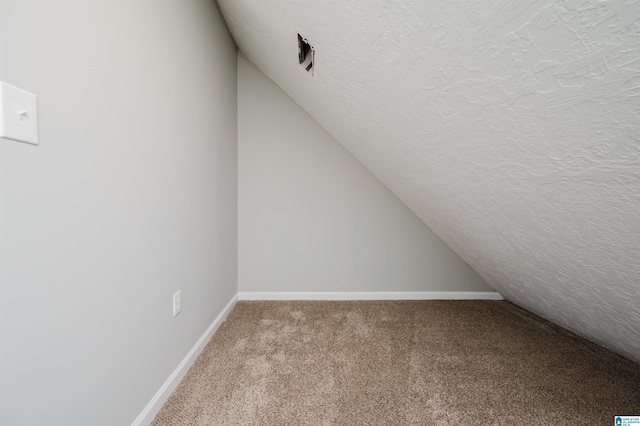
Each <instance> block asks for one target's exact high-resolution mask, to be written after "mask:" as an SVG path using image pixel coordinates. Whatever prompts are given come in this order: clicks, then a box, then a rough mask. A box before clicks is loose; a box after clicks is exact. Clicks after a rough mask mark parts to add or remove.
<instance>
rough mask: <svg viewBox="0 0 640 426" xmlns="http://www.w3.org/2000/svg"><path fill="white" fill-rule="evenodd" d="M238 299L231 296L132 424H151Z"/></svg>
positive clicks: (134, 425)
mask: <svg viewBox="0 0 640 426" xmlns="http://www.w3.org/2000/svg"><path fill="white" fill-rule="evenodd" d="M237 301H238V295H237V294H236V295H235V296H233V297H232V298H231V300H230V301H229V303H227V306H225V307H224V309H223V310H222V312H220V314H219V315H218V316H217V317H216V319H214V320H213V322H212V323H211V325H210V326H209V327H208V328H207V330H206V331H205V332H204V334H203V335H202V336H200V338H199V339H198V341H197V342H196V344H195V345H193V347H192V348H191V350H190V351H189V353H188V354H187V356H185V357H184V359H183V360H182V362H180V364H179V365H178V367H176V369H175V370H173V373H171V375H170V376H169V378H168V379H167V380H166V381H165V382H164V383H163V384H162V386H161V387H160V389H159V390H158V392H156V394H155V395H154V396H153V398H151V401H149V403H148V404H147V406H146V407H144V410H142V412H141V413H140V415H139V416H138V418H137V419H135V420H134V421H133V423H132V426H146V425H149V424H150V423H151V422H152V421H153V419H154V417H155V416H156V414H158V411H160V408H162V405H163V404H164V403H165V402H166V401H167V399H168V398H169V395H171V392H173V391H174V390H175V388H176V387H177V386H178V383H180V380H182V378H183V377H184V375H185V374H186V373H187V370H189V367H191V365H192V364H193V363H194V361H195V360H196V358H198V355H200V352H202V350H203V349H204V347H205V345H206V344H207V343H208V342H209V340H210V339H211V337H212V336H213V335H214V333H215V332H216V331H217V330H218V327H220V325H221V324H222V323H223V322H224V320H225V319H226V318H227V315H229V312H231V309H232V308H233V307H234V305H235V304H236V302H237Z"/></svg>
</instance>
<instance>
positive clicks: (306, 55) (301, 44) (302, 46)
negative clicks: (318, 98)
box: [298, 34, 316, 75]
mask: <svg viewBox="0 0 640 426" xmlns="http://www.w3.org/2000/svg"><path fill="white" fill-rule="evenodd" d="M315 53H316V51H315V49H314V48H313V46H311V45H310V44H309V42H308V41H307V39H306V38H303V37H302V36H301V35H300V34H298V62H300V65H302V68H304V69H305V70H307V72H309V71H311V75H313V59H314V57H315Z"/></svg>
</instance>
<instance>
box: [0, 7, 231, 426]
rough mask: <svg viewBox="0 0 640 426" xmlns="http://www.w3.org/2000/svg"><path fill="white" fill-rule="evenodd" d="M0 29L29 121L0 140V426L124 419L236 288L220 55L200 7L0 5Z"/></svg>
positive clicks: (224, 70)
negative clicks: (177, 310)
mask: <svg viewBox="0 0 640 426" xmlns="http://www.w3.org/2000/svg"><path fill="white" fill-rule="evenodd" d="M0 31H1V32H0V41H1V45H0V58H1V61H2V62H1V66H0V79H1V80H2V81H5V82H7V83H10V84H13V85H16V86H18V87H20V88H23V89H25V90H28V91H31V92H33V93H35V94H36V95H38V100H39V119H40V146H38V147H36V146H31V145H26V144H20V143H17V142H12V141H8V140H1V142H0V161H1V172H0V178H1V187H0V189H1V190H0V196H1V218H2V219H1V221H0V224H1V228H0V231H1V245H0V247H1V257H0V259H1V262H2V268H1V274H0V279H1V294H0V308H1V311H0V320H1V325H0V342H1V352H0V356H1V359H0V374H1V377H0V383H1V384H0V389H1V393H0V404H1V405H0V423H1V424H2V425H65V426H67V425H109V426H113V425H126V424H131V422H132V421H133V420H134V419H135V418H136V416H138V414H139V413H140V412H141V410H142V409H143V408H144V406H145V405H146V404H147V403H148V402H149V400H150V399H151V397H152V396H153V395H154V394H155V392H156V391H157V390H158V389H159V388H160V386H161V385H162V383H163V382H164V381H165V380H166V379H167V377H168V376H169V375H170V374H171V372H172V371H173V370H174V369H175V368H176V366H177V365H178V363H179V362H180V361H181V360H182V359H183V357H184V356H185V355H186V354H187V352H188V351H189V349H190V348H191V347H192V346H193V345H194V343H195V342H196V340H197V339H198V338H199V337H200V336H201V335H202V333H203V332H204V331H205V329H206V328H207V327H208V326H209V324H210V323H211V321H212V320H213V319H214V318H215V317H216V315H217V314H218V313H219V312H220V311H221V309H222V308H223V307H224V306H225V304H226V303H227V302H228V301H229V299H230V298H231V297H232V296H233V295H234V294H235V293H236V292H237V288H236V283H237V279H236V273H237V248H236V244H237V235H236V234H237V149H236V141H237V137H236V114H237V107H236V100H237V93H236V77H237V74H236V63H237V62H236V48H235V45H234V44H233V41H232V39H231V37H230V36H229V34H228V33H227V29H226V27H225V25H224V22H223V21H222V19H221V17H220V14H219V12H218V10H217V7H216V6H215V3H214V2H213V1H195V0H194V1H157V0H155V1H107V2H94V1H91V2H87V1H55V2H52V1H22V0H21V1H5V0H3V1H2V2H0ZM178 289H181V290H182V293H183V311H182V313H181V314H180V315H178V316H177V317H175V318H173V317H172V312H171V295H172V293H173V292H175V291H176V290H178Z"/></svg>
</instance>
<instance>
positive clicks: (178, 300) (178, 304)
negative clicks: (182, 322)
mask: <svg viewBox="0 0 640 426" xmlns="http://www.w3.org/2000/svg"><path fill="white" fill-rule="evenodd" d="M181 311H182V290H178V291H177V292H176V293H175V294H174V295H173V316H174V317H175V316H176V315H178V314H179V313H180V312H181Z"/></svg>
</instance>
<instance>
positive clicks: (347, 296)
mask: <svg viewBox="0 0 640 426" xmlns="http://www.w3.org/2000/svg"><path fill="white" fill-rule="evenodd" d="M238 299H239V300H503V299H502V296H500V294H499V293H496V292H493V291H487V292H478V291H475V292H474V291H362V292H324V291H323V292H312V291H308V292H307V291H303V292H277V291H274V292H239V293H238Z"/></svg>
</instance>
